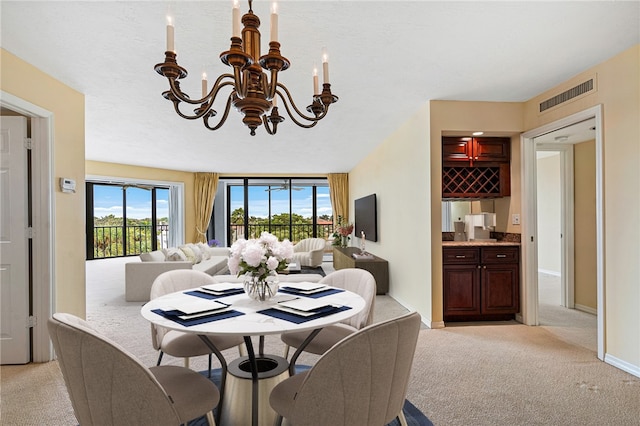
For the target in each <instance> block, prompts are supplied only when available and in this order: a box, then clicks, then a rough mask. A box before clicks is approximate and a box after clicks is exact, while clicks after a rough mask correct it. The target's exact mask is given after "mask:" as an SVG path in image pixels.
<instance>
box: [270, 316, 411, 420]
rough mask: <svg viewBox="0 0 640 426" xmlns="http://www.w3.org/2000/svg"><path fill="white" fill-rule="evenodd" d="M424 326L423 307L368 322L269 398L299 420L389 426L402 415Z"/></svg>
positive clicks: (288, 416) (282, 412) (283, 412)
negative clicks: (378, 321) (417, 310)
mask: <svg viewBox="0 0 640 426" xmlns="http://www.w3.org/2000/svg"><path fill="white" fill-rule="evenodd" d="M419 331H420V315H419V314H418V313H417V312H413V313H408V314H405V315H403V316H401V317H398V318H394V319H391V320H388V321H384V322H380V323H377V324H373V325H370V326H367V327H365V328H363V329H361V330H359V331H357V332H355V333H353V334H351V335H350V336H348V337H346V338H344V339H343V340H341V341H340V342H338V343H337V344H336V345H335V346H333V347H332V348H331V349H329V350H328V351H327V352H326V353H325V354H324V355H322V356H321V357H320V358H319V359H318V361H317V362H316V363H315V365H313V367H311V369H310V370H307V371H305V372H303V373H299V374H296V375H294V376H291V377H289V378H288V379H286V380H284V381H283V382H280V383H279V384H277V385H276V386H275V387H274V388H273V390H272V391H271V394H270V395H269V404H270V405H271V407H272V408H273V409H274V410H275V412H276V413H277V415H278V417H277V418H276V421H275V423H274V425H280V424H281V423H282V419H283V418H286V419H287V421H288V422H289V423H290V424H292V425H294V426H305V425H308V426H317V425H332V426H341V425H342V426H376V425H377V426H383V425H386V424H388V423H389V422H391V421H393V420H394V419H395V418H398V419H399V421H400V424H402V425H406V424H407V423H406V418H405V416H404V414H403V413H402V407H403V406H404V401H405V399H406V397H407V387H408V383H409V377H410V374H411V366H412V364H413V356H414V353H415V350H416V344H417V340H418V333H419Z"/></svg>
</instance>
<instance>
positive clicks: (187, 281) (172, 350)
mask: <svg viewBox="0 0 640 426" xmlns="http://www.w3.org/2000/svg"><path fill="white" fill-rule="evenodd" d="M206 284H215V281H214V279H213V277H212V276H211V275H209V274H207V273H205V272H202V271H195V270H192V269H175V270H172V271H167V272H163V273H162V274H160V275H158V276H157V277H156V279H155V280H154V281H153V285H152V286H151V292H150V299H151V300H153V299H155V298H158V297H160V296H164V295H165V294H169V293H175V292H177V291H184V290H188V289H192V288H197V287H200V286H202V285H206ZM207 339H208V340H209V342H211V344H213V347H214V348H215V349H216V350H215V351H214V350H213V349H212V348H211V347H210V346H209V345H207V344H206V343H205V342H204V341H203V340H202V338H201V337H200V336H198V335H196V334H193V333H185V332H182V331H177V330H169V329H166V328H164V327H158V326H157V325H155V324H151V342H152V344H153V348H154V349H156V350H158V351H160V353H159V355H158V363H157V365H160V362H161V361H162V355H163V354H165V353H166V354H168V355H171V356H174V357H177V358H184V366H185V367H189V358H190V357H194V356H201V355H208V356H209V377H211V355H212V354H214V353H215V355H216V357H217V358H218V361H219V362H220V370H221V375H220V401H224V390H225V383H226V378H227V362H226V360H225V358H224V356H223V355H222V354H221V353H220V351H223V350H225V349H230V348H233V347H234V346H237V347H238V353H239V354H240V355H243V353H242V347H243V346H242V345H244V339H243V338H242V336H207ZM221 413H222V410H218V423H220V415H221Z"/></svg>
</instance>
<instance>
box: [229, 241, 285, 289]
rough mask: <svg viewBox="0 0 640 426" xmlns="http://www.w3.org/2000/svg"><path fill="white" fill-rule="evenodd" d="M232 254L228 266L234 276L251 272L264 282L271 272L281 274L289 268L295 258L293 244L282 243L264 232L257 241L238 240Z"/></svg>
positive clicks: (234, 244) (233, 246) (232, 246)
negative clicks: (288, 265)
mask: <svg viewBox="0 0 640 426" xmlns="http://www.w3.org/2000/svg"><path fill="white" fill-rule="evenodd" d="M230 252H231V255H230V256H229V260H228V261H227V265H228V266H229V271H230V272H231V273H232V274H236V275H237V276H240V275H242V274H246V273H247V272H250V273H251V274H253V275H254V276H256V277H258V279H260V280H264V279H266V278H267V276H268V275H269V273H270V272H271V271H275V272H280V271H282V270H284V269H285V268H286V267H287V264H288V263H289V261H290V260H291V258H292V257H293V244H292V243H291V241H289V240H288V239H285V240H284V241H282V242H280V241H278V237H276V236H275V235H272V234H270V233H268V232H263V233H262V234H261V235H260V238H257V239H250V240H245V239H244V238H240V239H238V240H236V242H235V243H233V244H232V245H231V249H230Z"/></svg>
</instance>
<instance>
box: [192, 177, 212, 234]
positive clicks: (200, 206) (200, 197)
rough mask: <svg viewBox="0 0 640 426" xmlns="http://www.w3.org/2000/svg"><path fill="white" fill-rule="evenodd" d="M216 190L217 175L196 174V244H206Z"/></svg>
mask: <svg viewBox="0 0 640 426" xmlns="http://www.w3.org/2000/svg"><path fill="white" fill-rule="evenodd" d="M217 190H218V173H196V181H195V208H196V238H195V242H196V243H206V242H207V228H208V227H209V221H210V220H211V212H212V211H213V200H214V199H215V197H216V191H217Z"/></svg>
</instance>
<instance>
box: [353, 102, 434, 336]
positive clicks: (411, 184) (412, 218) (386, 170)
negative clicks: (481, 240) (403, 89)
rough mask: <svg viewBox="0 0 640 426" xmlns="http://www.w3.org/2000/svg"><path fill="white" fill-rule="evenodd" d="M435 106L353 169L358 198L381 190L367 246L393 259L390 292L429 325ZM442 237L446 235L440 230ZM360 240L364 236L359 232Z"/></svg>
mask: <svg viewBox="0 0 640 426" xmlns="http://www.w3.org/2000/svg"><path fill="white" fill-rule="evenodd" d="M428 135H429V109H428V105H427V104H425V105H423V106H422V108H420V110H419V111H417V112H416V114H415V115H414V116H413V117H411V118H410V119H409V120H408V121H407V122H405V124H404V125H403V126H401V127H400V128H399V129H398V130H397V131H395V132H394V133H393V134H392V135H390V136H389V137H388V138H387V139H386V140H385V141H384V142H383V143H382V144H380V145H379V146H378V147H377V148H376V149H375V150H374V151H373V152H372V153H371V154H369V156H367V157H366V158H365V159H364V160H363V161H362V162H360V163H359V164H358V165H357V166H356V167H355V168H354V169H353V170H351V172H350V173H349V199H350V207H349V208H350V212H351V216H352V217H350V218H349V219H350V221H351V222H353V211H354V209H353V201H354V200H355V199H357V198H360V197H363V196H366V195H369V194H373V193H375V194H376V196H377V201H378V242H375V243H373V242H370V241H367V243H366V247H367V251H369V252H371V253H373V254H375V255H376V256H379V257H382V258H383V259H386V260H387V261H388V262H389V294H390V295H391V296H392V297H393V298H394V299H396V300H397V301H398V302H400V303H401V304H403V305H404V306H406V307H407V308H409V309H411V310H417V311H418V312H420V313H421V314H422V316H423V320H425V321H426V323H427V324H428V325H429V319H430V318H431V237H432V236H431V228H430V224H431V216H430V209H431V207H430V203H431V195H430V170H429V162H430V159H429V158H430V157H429V144H428V140H429V138H428ZM435 238H437V239H438V240H440V238H441V235H440V233H438V235H436V236H435ZM351 243H352V245H353V246H356V247H357V246H358V244H359V243H360V239H359V238H353V240H352V242H351Z"/></svg>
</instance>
